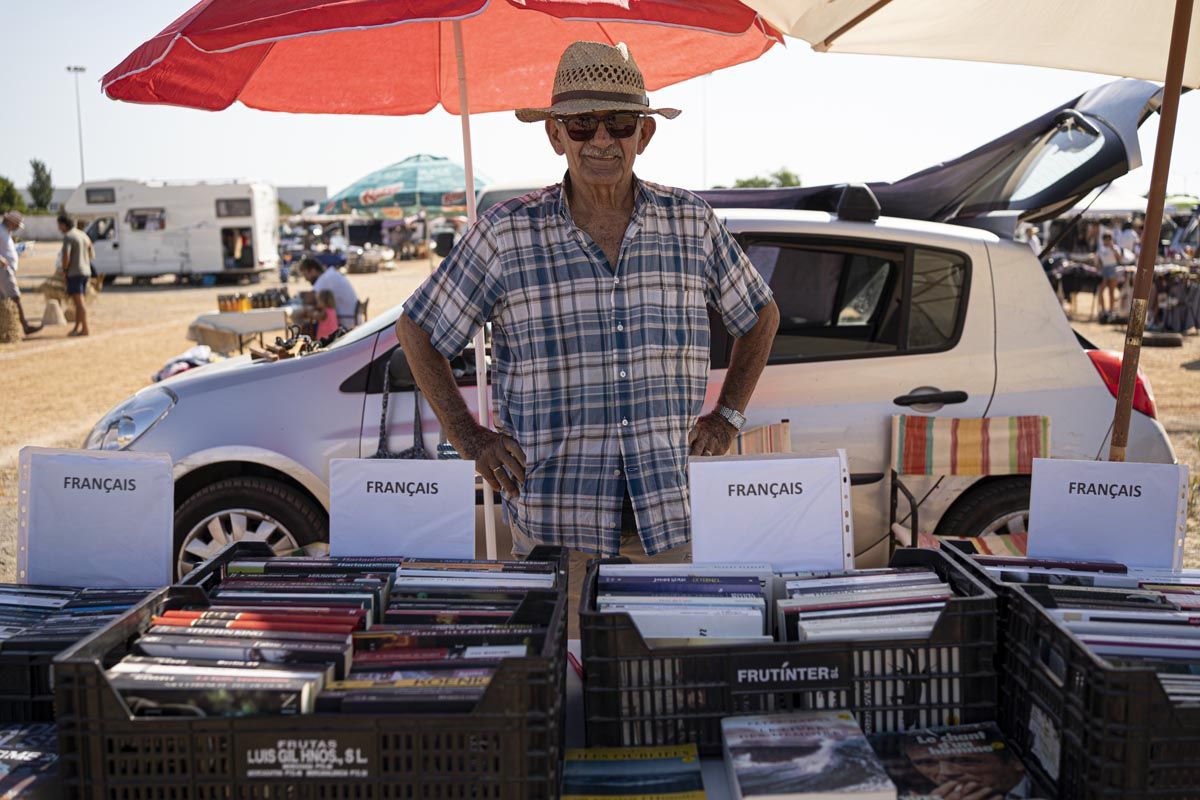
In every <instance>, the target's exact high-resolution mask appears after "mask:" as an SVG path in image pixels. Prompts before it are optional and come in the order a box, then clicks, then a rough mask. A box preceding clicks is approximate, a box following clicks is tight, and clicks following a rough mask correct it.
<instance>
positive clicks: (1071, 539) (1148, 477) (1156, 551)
mask: <svg viewBox="0 0 1200 800" xmlns="http://www.w3.org/2000/svg"><path fill="white" fill-rule="evenodd" d="M1187 497H1188V468H1187V467H1186V466H1184V465H1182V464H1135V463H1126V462H1116V461H1069V460H1066V459H1051V458H1035V459H1034V460H1033V490H1032V492H1031V494H1030V498H1029V555H1030V556H1031V557H1036V558H1064V559H1075V560H1082V561H1116V562H1118V563H1121V564H1125V565H1127V566H1130V567H1151V568H1155V569H1179V568H1180V567H1182V566H1183V539H1184V536H1185V534H1186V533H1187Z"/></svg>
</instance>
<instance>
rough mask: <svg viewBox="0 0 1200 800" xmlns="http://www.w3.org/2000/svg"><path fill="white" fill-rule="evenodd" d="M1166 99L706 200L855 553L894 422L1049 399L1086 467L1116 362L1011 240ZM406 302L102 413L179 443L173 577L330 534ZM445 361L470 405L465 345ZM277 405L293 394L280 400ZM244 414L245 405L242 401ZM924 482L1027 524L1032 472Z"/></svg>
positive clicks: (164, 442)
mask: <svg viewBox="0 0 1200 800" xmlns="http://www.w3.org/2000/svg"><path fill="white" fill-rule="evenodd" d="M1114 86H1115V87H1116V88H1113V87H1114ZM1157 91H1158V90H1157V87H1154V86H1152V85H1151V84H1148V83H1143V82H1140V81H1121V82H1118V83H1117V84H1115V85H1110V86H1109V87H1101V89H1099V90H1096V91H1095V92H1092V93H1088V94H1087V95H1084V97H1083V98H1081V99H1080V101H1079V102H1078V103H1076V105H1075V106H1073V107H1069V108H1064V109H1060V110H1056V111H1055V112H1051V113H1050V114H1048V115H1044V116H1043V117H1041V118H1039V120H1035V122H1034V123H1029V124H1027V125H1025V126H1022V127H1021V128H1020V129H1018V130H1017V131H1015V132H1014V133H1013V134H1010V135H1008V136H1007V137H1001V139H999V140H997V142H993V143H991V144H989V145H986V146H985V147H984V148H981V149H980V150H978V151H975V152H974V153H972V154H968V155H967V156H964V157H963V158H961V159H956V160H955V161H951V162H947V163H946V164H943V165H939V166H938V167H935V168H933V169H931V170H926V171H924V172H922V173H918V174H917V175H915V176H913V177H912V178H910V179H906V181H911V183H909V184H908V185H907V187H906V181H900V182H897V183H896V184H891V185H882V184H877V185H875V186H874V187H873V189H874V191H873V192H872V191H868V190H867V189H862V188H857V189H854V190H851V191H847V190H846V189H845V187H843V186H822V187H811V188H804V189H795V190H792V189H788V190H763V191H761V192H760V191H756V190H744V191H743V192H742V193H738V192H736V191H734V192H729V193H724V194H713V195H710V196H709V197H710V200H711V201H712V202H713V203H714V204H715V205H717V206H718V208H717V214H718V215H719V216H720V217H721V218H723V219H724V221H725V223H726V225H727V226H728V227H729V229H730V230H731V231H732V232H733V234H734V235H735V236H736V237H737V238H738V239H739V241H740V242H741V244H742V247H743V248H744V249H745V251H746V253H747V254H748V256H749V257H750V259H751V260H752V261H753V262H754V264H755V266H756V267H757V268H758V270H759V272H760V273H761V274H762V275H763V277H764V278H765V279H766V280H767V282H768V283H769V284H770V286H771V288H772V290H773V292H774V294H775V300H776V303H777V304H778V305H779V309H780V315H781V317H780V323H779V331H778V335H777V338H776V340H775V343H774V347H773V349H772V352H771V355H770V359H769V362H768V365H767V367H766V370H765V372H764V374H763V376H762V378H761V379H760V381H759V383H758V388H757V390H756V391H755V394H754V399H753V401H752V403H751V405H750V407H749V409H747V417H748V419H749V421H748V425H750V426H757V425H766V424H771V423H775V422H778V421H780V420H783V419H787V420H789V421H790V422H791V432H792V441H791V446H792V450H793V451H794V452H797V453H806V454H816V453H826V452H829V451H832V450H834V449H837V448H845V449H846V450H847V452H848V455H849V461H850V470H851V472H852V473H853V475H854V476H855V479H856V480H855V483H856V485H855V486H854V489H853V491H852V495H853V503H854V511H853V513H854V531H855V542H856V552H857V553H858V555H860V556H861V560H860V563H861V564H862V565H866V566H871V565H876V564H879V563H882V561H883V560H884V558H885V554H886V548H885V547H884V546H883V543H884V542H885V541H886V535H887V528H888V525H887V523H888V505H887V494H888V488H889V486H888V477H887V475H888V464H889V462H890V459H891V452H890V428H891V424H890V423H891V417H892V415H894V414H917V415H929V416H953V417H998V416H1013V415H1026V414H1036V415H1045V416H1049V417H1050V418H1051V451H1052V455H1054V456H1055V457H1060V458H1078V459H1094V458H1101V457H1103V454H1104V453H1105V452H1106V451H1107V448H1108V439H1109V432H1110V426H1111V422H1112V416H1113V409H1114V405H1115V396H1116V387H1117V381H1118V377H1119V373H1120V359H1121V356H1120V354H1117V353H1111V352H1107V351H1101V350H1097V349H1096V348H1095V347H1093V346H1092V345H1091V344H1090V343H1088V342H1086V341H1085V340H1083V339H1081V338H1080V337H1078V336H1077V335H1076V334H1075V333H1074V332H1073V331H1072V330H1071V328H1070V326H1069V325H1068V323H1067V320H1066V318H1065V316H1064V314H1063V313H1062V308H1061V306H1060V305H1059V301H1058V299H1057V298H1056V296H1055V295H1054V292H1053V291H1052V290H1051V288H1050V286H1049V284H1048V283H1047V281H1046V279H1045V276H1044V274H1043V270H1042V267H1041V265H1040V264H1039V263H1038V261H1037V259H1036V257H1035V256H1034V254H1033V252H1032V251H1031V250H1030V248H1029V246H1028V245H1027V244H1026V243H1024V242H1019V241H1015V240H1014V239H1013V237H1012V232H1014V231H1015V230H1016V227H1017V225H1018V224H1021V223H1022V222H1023V221H1024V220H1025V219H1027V218H1029V219H1035V220H1036V219H1047V218H1049V217H1050V216H1052V214H1053V210H1054V209H1055V208H1058V209H1065V208H1070V207H1071V206H1072V205H1073V204H1074V203H1075V202H1076V201H1077V199H1078V197H1079V196H1081V195H1082V194H1084V193H1086V192H1087V191H1089V190H1090V189H1091V188H1092V187H1094V186H1096V185H1098V182H1103V181H1105V180H1108V179H1110V176H1112V175H1113V174H1114V173H1118V174H1119V173H1120V172H1122V171H1123V170H1126V169H1128V165H1129V164H1130V163H1134V162H1135V159H1134V157H1133V156H1132V155H1131V151H1130V150H1129V149H1128V147H1129V145H1128V142H1129V139H1128V138H1127V136H1128V133H1129V130H1128V126H1123V122H1127V121H1128V120H1130V119H1132V120H1133V121H1134V122H1133V125H1132V130H1133V132H1134V134H1133V135H1134V138H1133V142H1134V146H1136V123H1137V122H1140V121H1141V119H1144V117H1145V115H1146V114H1148V113H1149V111H1148V110H1146V109H1148V108H1151V107H1152V106H1153V103H1154V102H1155V95H1156V92H1157ZM1112 125H1116V126H1118V128H1116V129H1115V128H1113V127H1111V126H1112ZM1118 129H1120V130H1122V131H1124V134H1118V133H1117V130H1118ZM1081 137H1082V138H1081ZM1068 140H1069V141H1068ZM1068 145H1069V146H1068ZM1080 152H1083V153H1084V156H1080V155H1079V153H1080ZM988 153H1000V154H1002V157H997V158H990V157H985V156H986V155H987V154H988ZM1060 157H1061V158H1060ZM939 170H941V172H939ZM954 179H957V183H956V182H955V180H954ZM522 193H523V192H522ZM947 195H950V196H952V197H953V199H954V201H955V202H949V201H948V200H947V199H946V196H947ZM876 199H878V201H879V202H880V203H882V204H883V208H884V212H885V213H884V214H883V215H882V216H881V215H879V212H878V205H877V204H876ZM739 204H740V207H739ZM781 204H791V205H794V206H797V207H794V208H778V207H777V206H778V205H781ZM889 209H892V211H891V212H890V215H889ZM931 220H933V221H931ZM401 312H402V309H401V308H400V307H395V308H392V309H390V310H387V311H384V312H383V313H381V314H379V315H378V316H376V317H375V318H374V319H372V320H371V321H370V322H368V323H367V324H365V325H363V326H361V327H359V328H356V329H355V330H354V331H352V332H351V333H349V334H347V335H346V336H345V337H343V338H342V339H340V340H338V341H337V342H335V343H334V344H333V345H332V346H331V347H329V348H328V349H326V350H324V351H319V352H316V353H313V354H311V355H307V356H304V357H301V358H296V359H289V360H286V361H279V362H275V363H266V362H258V363H254V362H251V361H250V360H249V359H248V358H238V359H230V360H228V361H225V362H222V363H219V364H214V365H212V366H208V367H202V368H200V369H196V370H192V371H189V372H187V373H184V374H182V375H180V376H178V377H175V378H170V379H168V380H166V381H163V382H162V383H161V384H158V385H156V386H154V387H151V388H148V389H144V390H142V391H141V392H139V393H138V394H136V395H134V396H133V397H131V398H129V399H128V400H126V401H125V402H124V403H122V404H121V405H119V406H117V407H116V408H114V409H113V410H112V411H110V412H109V413H108V414H107V415H105V417H104V418H103V419H101V420H100V422H99V423H97V425H96V427H95V429H94V430H93V431H92V433H91V434H90V435H89V437H88V439H87V442H86V446H87V447H90V448H102V449H133V450H142V451H147V452H166V453H169V454H170V455H171V457H172V459H173V461H174V463H175V480H176V482H175V501H176V502H175V505H176V514H175V534H174V535H175V544H176V548H177V552H178V557H177V562H176V563H177V567H178V569H179V570H180V571H181V572H185V571H187V570H189V569H191V568H192V567H194V566H195V565H197V564H199V563H200V562H201V561H203V560H204V559H206V558H207V557H209V556H211V555H212V554H213V553H215V552H216V550H218V549H219V548H220V547H222V546H223V545H224V544H226V543H227V542H229V541H231V540H235V539H255V540H259V541H264V542H267V543H268V544H270V545H271V546H272V547H274V548H275V549H276V550H277V551H279V552H283V551H286V550H290V549H293V548H295V547H297V546H299V545H309V544H312V543H314V542H319V541H322V540H324V539H326V538H327V536H328V505H329V486H328V480H329V461H330V459H332V458H359V457H365V456H369V455H371V454H372V453H374V452H375V451H376V448H377V445H378V430H379V429H378V424H379V419H380V416H381V410H382V391H383V379H384V371H385V367H386V366H387V365H388V363H389V361H390V360H391V359H392V357H393V353H394V352H395V351H396V350H397V344H396V339H395V335H394V333H393V327H394V325H395V323H396V320H397V319H398V318H399V316H400V314H401ZM732 344H733V343H732V341H731V340H730V337H729V336H728V334H727V333H726V332H725V329H724V327H723V326H722V325H721V324H720V322H719V321H716V320H715V319H714V322H713V324H712V325H711V330H710V349H711V370H710V379H709V385H708V398H707V402H706V407H711V406H712V403H713V402H715V400H716V397H717V395H718V392H719V390H720V386H721V384H722V382H723V380H724V377H725V372H724V371H725V367H726V365H727V364H728V361H729V356H730V353H731V348H732ZM451 366H452V369H453V371H454V374H455V375H456V376H457V378H458V381H459V385H460V387H462V391H463V394H464V399H465V401H466V404H467V406H468V407H469V408H472V410H473V411H474V408H475V404H476V399H475V390H474V386H475V375H474V356H473V353H472V352H471V350H470V349H468V350H467V351H465V352H464V353H463V354H462V355H461V356H459V357H458V358H456V359H454V360H453V361H452V364H451ZM397 374H402V373H398V372H397V371H393V372H392V375H393V376H396V375H397ZM393 388H394V390H395V392H396V393H394V394H393V395H392V397H391V407H392V409H393V413H392V414H391V417H390V420H389V423H388V435H389V438H390V441H389V443H388V446H389V449H391V450H394V451H398V450H402V449H404V448H406V447H408V446H409V445H411V443H412V430H413V425H412V414H411V411H410V409H411V408H412V402H413V399H412V395H411V392H410V389H411V387H409V386H406V385H404V384H403V382H402V381H397V382H395V383H394V385H393ZM279 398H301V400H300V402H296V403H292V404H289V406H288V412H287V413H286V414H282V413H280V411H279V406H278V399H279ZM230 408H237V409H239V413H238V414H236V415H229V414H228V413H227V409H230ZM1156 413H1157V411H1156V409H1155V405H1154V393H1153V390H1152V389H1151V387H1150V385H1149V383H1148V382H1147V381H1146V380H1145V378H1144V376H1141V375H1139V378H1138V386H1137V390H1136V393H1135V398H1134V413H1133V418H1132V420H1131V422H1130V431H1129V449H1128V458H1129V460H1131V461H1146V462H1164V463H1172V462H1174V461H1175V453H1174V451H1173V449H1172V447H1171V443H1170V441H1169V439H1168V438H1167V435H1166V432H1165V431H1164V430H1163V427H1162V425H1160V424H1159V423H1158V421H1157V420H1156V419H1155V416H1156ZM423 426H424V435H425V446H426V449H427V450H428V451H429V452H436V447H437V444H438V440H439V438H440V431H439V428H438V422H437V420H436V418H435V417H434V416H433V415H432V413H429V412H428V411H426V413H425V414H424V415H423ZM906 483H908V481H907V479H906ZM910 488H914V489H917V490H918V491H917V496H918V497H920V498H923V502H922V505H921V519H922V520H923V521H925V523H926V524H928V525H929V526H930V528H931V529H932V530H933V532H934V533H938V534H957V535H978V534H982V533H986V532H1004V531H1010V530H1016V529H1024V525H1025V523H1026V521H1027V518H1028V509H1029V479H1028V477H1025V476H1016V477H1011V476H1005V477H985V478H961V477H960V478H948V479H943V480H939V479H937V478H930V479H929V481H928V485H927V486H925V487H918V486H916V485H914V484H913V483H910Z"/></svg>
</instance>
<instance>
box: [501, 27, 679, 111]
mask: <svg viewBox="0 0 1200 800" xmlns="http://www.w3.org/2000/svg"><path fill="white" fill-rule="evenodd" d="M550 104H551V105H550V107H549V108H519V109H517V119H519V120H521V122H540V121H542V120H545V119H550V118H551V117H555V116H569V115H571V114H587V113H590V112H593V111H640V112H642V113H643V114H659V115H661V116H663V117H666V118H667V119H675V117H678V116H679V109H677V108H650V98H649V97H647V96H646V84H645V82H644V81H643V80H642V71H641V70H640V69H638V65H637V62H635V61H634V60H633V56H631V55H630V54H629V48H628V47H626V46H625V43H624V42H618V43H617V44H616V45H615V46H613V45H608V44H604V43H602V42H575V43H574V44H572V45H570V46H569V47H567V49H566V50H564V51H563V54H562V58H560V59H559V61H558V72H556V73H555V74H554V90H553V94H552V95H551V97H550Z"/></svg>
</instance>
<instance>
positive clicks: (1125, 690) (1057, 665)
mask: <svg viewBox="0 0 1200 800" xmlns="http://www.w3.org/2000/svg"><path fill="white" fill-rule="evenodd" d="M950 552H951V553H953V557H954V558H955V560H956V561H958V562H960V563H962V564H963V566H964V568H966V569H968V570H969V571H971V572H972V573H973V574H975V575H977V576H978V577H979V578H980V579H981V580H982V581H984V582H985V583H987V584H988V585H989V586H990V587H991V588H992V589H993V590H994V591H995V592H996V595H997V597H998V598H999V599H1000V604H1001V609H1002V613H1001V617H1000V619H1001V624H1000V637H999V640H1000V643H1001V647H1000V653H999V659H998V661H997V666H998V668H999V672H1000V676H1001V678H1000V714H999V722H1000V726H1001V728H1002V729H1003V731H1004V734H1005V736H1006V737H1008V739H1009V740H1010V742H1012V744H1013V746H1014V748H1015V749H1016V750H1018V751H1019V752H1020V753H1021V755H1022V757H1023V758H1024V759H1025V762H1026V765H1027V766H1028V767H1029V768H1030V770H1031V772H1032V773H1033V774H1034V775H1035V776H1036V777H1037V778H1038V780H1039V781H1040V782H1042V783H1045V784H1047V785H1049V786H1052V787H1054V789H1055V792H1054V794H1055V796H1057V797H1059V798H1062V800H1151V799H1153V800H1184V798H1188V799H1189V800H1191V799H1192V798H1197V797H1200V706H1189V705H1183V704H1180V703H1177V702H1172V701H1171V700H1170V699H1168V697H1167V695H1166V692H1165V691H1164V690H1163V688H1162V684H1161V682H1160V681H1159V680H1158V676H1157V675H1156V674H1155V672H1154V670H1152V669H1150V668H1147V667H1131V666H1114V665H1112V664H1110V663H1109V662H1108V661H1107V660H1106V659H1104V658H1102V657H1100V656H1097V655H1095V654H1094V653H1092V652H1091V651H1090V650H1088V649H1087V648H1086V647H1085V646H1084V645H1083V643H1082V642H1080V641H1079V640H1078V639H1077V638H1076V637H1075V636H1074V635H1073V634H1072V633H1071V632H1070V631H1068V630H1067V629H1066V627H1065V626H1063V625H1061V624H1060V623H1058V621H1057V620H1055V619H1054V618H1053V617H1051V616H1050V615H1049V614H1047V613H1046V612H1045V611H1044V608H1043V607H1044V605H1045V604H1046V603H1048V602H1050V600H1051V599H1060V600H1061V599H1068V598H1072V597H1073V598H1077V599H1084V598H1087V597H1088V596H1089V595H1090V594H1091V593H1092V591H1093V590H1091V589H1089V588H1086V587H1075V586H1051V585H1044V584H1028V585H1024V584H1012V583H1002V582H1000V581H997V580H996V579H995V578H993V577H992V576H991V575H990V574H989V573H987V571H986V570H984V569H983V568H982V567H981V566H980V565H979V564H978V563H977V562H976V561H974V559H972V558H971V557H970V556H969V555H966V554H965V553H961V552H954V551H950Z"/></svg>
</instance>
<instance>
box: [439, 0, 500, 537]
mask: <svg viewBox="0 0 1200 800" xmlns="http://www.w3.org/2000/svg"><path fill="white" fill-rule="evenodd" d="M450 24H451V26H452V27H453V29H454V59H455V61H457V62H458V117H459V119H460V120H462V140H463V172H464V173H465V176H466V180H467V186H466V190H467V191H466V195H467V224H468V225H474V224H475V216H476V214H477V210H476V208H475V167H474V164H472V162H471V106H470V103H469V102H468V100H467V67H466V64H465V63H464V61H463V41H462V23H461V22H460V21H458V20H454V21H453V22H452V23H450ZM483 349H484V341H483V328H482V327H480V329H479V333H477V334H475V389H476V397H475V399H476V401H477V402H478V404H479V424H480V425H483V426H484V427H488V383H487V360H486V358H485V357H484V352H483ZM483 530H484V537H485V542H486V544H487V557H488V559H495V558H496V496H495V495H494V494H493V493H492V487H491V485H490V484H489V483H488V482H487V481H484V482H483Z"/></svg>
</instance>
